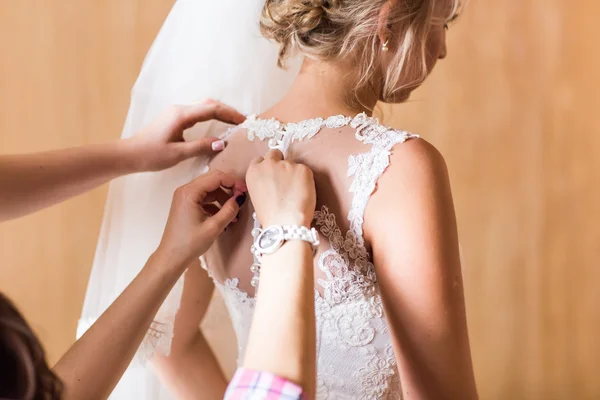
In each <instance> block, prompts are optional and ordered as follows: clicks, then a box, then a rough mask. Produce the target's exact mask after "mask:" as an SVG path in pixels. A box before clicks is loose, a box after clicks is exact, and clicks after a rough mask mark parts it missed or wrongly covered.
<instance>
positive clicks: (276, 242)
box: [250, 225, 319, 259]
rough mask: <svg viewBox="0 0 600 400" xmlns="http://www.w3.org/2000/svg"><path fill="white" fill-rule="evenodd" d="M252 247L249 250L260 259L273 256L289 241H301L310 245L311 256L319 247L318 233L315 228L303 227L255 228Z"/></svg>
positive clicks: (275, 226)
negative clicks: (267, 255) (268, 255)
mask: <svg viewBox="0 0 600 400" xmlns="http://www.w3.org/2000/svg"><path fill="white" fill-rule="evenodd" d="M252 236H253V237H254V245H253V246H252V248H251V249H250V250H251V251H252V254H254V255H255V256H256V258H258V259H260V258H261V256H263V255H265V254H273V253H275V252H276V251H277V250H279V249H280V248H281V246H283V244H284V243H285V242H288V241H290V240H303V241H305V242H308V243H310V245H311V247H312V249H313V254H316V252H317V249H318V247H319V232H317V230H316V229H315V228H307V227H305V226H297V225H292V226H277V225H274V226H270V227H268V228H266V229H260V228H255V229H254V230H252Z"/></svg>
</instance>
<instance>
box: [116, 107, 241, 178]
mask: <svg viewBox="0 0 600 400" xmlns="http://www.w3.org/2000/svg"><path fill="white" fill-rule="evenodd" d="M212 119H216V120H219V121H222V122H225V123H228V124H241V123H242V122H244V120H245V119H246V117H244V116H243V115H242V114H240V113H239V112H237V111H235V110H234V109H233V108H231V107H228V106H226V105H224V104H222V103H219V102H217V101H214V100H206V101H204V102H203V103H199V104H194V105H188V106H171V107H170V108H168V109H167V110H166V111H164V112H163V113H162V114H161V115H160V116H159V117H158V118H157V119H156V120H155V121H154V122H152V123H151V124H150V125H148V126H147V127H145V128H144V129H142V131H141V132H140V133H139V134H138V135H136V136H134V137H132V138H130V139H127V140H124V141H123V142H122V143H123V145H124V146H125V147H127V150H128V151H127V154H130V155H131V159H132V166H133V169H134V170H136V171H140V172H142V171H160V170H163V169H166V168H170V167H173V166H175V165H177V164H178V163H180V162H181V161H184V160H187V159H188V158H191V157H197V156H200V155H212V154H215V153H217V152H220V151H221V150H223V149H224V148H225V143H224V142H223V141H222V140H218V139H216V138H202V139H198V140H194V141H190V142H186V141H185V140H184V139H183V132H184V131H185V130H186V129H189V128H191V127H193V126H194V125H196V124H197V123H199V122H203V121H209V120H212Z"/></svg>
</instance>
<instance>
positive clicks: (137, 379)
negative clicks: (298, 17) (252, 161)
mask: <svg viewBox="0 0 600 400" xmlns="http://www.w3.org/2000/svg"><path fill="white" fill-rule="evenodd" d="M148 4H150V3H148ZM263 4H264V0H177V1H176V2H175V4H174V6H173V9H172V10H171V13H170V14H169V16H168V18H167V20H166V21H165V23H164V25H163V27H162V29H161V31H160V33H159V34H158V36H157V38H156V40H155V42H154V44H153V45H152V48H151V49H150V51H149V53H148V55H147V57H146V60H145V61H144V65H143V67H142V70H141V73H140V76H139V78H138V80H137V82H136V83H135V86H134V87H133V91H132V97H131V106H130V109H129V114H128V116H127V120H126V122H125V127H124V130H123V134H122V137H123V138H126V137H130V136H132V135H134V134H135V133H136V132H137V131H139V130H140V128H142V127H143V126H144V125H146V124H147V123H149V122H150V121H151V120H152V119H154V118H155V117H156V116H157V115H158V114H159V113H160V112H161V111H162V110H163V109H165V108H166V107H167V106H168V105H170V104H189V103H193V102H196V101H199V100H202V99H205V98H214V99H218V100H221V101H223V102H224V103H227V104H229V105H231V106H233V107H236V108H237V109H238V110H240V111H241V112H244V113H258V112H260V111H263V110H265V109H267V108H268V107H270V106H271V105H273V104H274V103H275V102H276V101H277V100H279V99H280V97H281V96H282V95H283V94H284V93H285V91H286V90H287V89H288V88H289V87H290V85H291V83H292V81H293V79H294V78H295V76H296V74H297V71H298V66H297V65H296V66H295V67H290V68H289V69H288V70H287V71H283V70H281V69H278V68H277V54H278V48H277V46H276V45H274V44H273V43H270V42H268V41H267V40H265V39H264V38H262V37H261V36H260V32H259V25H258V21H259V15H260V10H261V9H262V6H263ZM148 6H150V5H148ZM297 64H299V63H297ZM224 130H225V126H223V125H222V124H216V123H204V124H201V125H198V126H196V127H194V128H192V129H190V130H189V131H187V132H186V139H187V140H190V139H193V138H197V137H199V136H205V135H210V136H216V135H218V134H220V133H222V132H223V131H224ZM204 161H205V160H201V159H195V160H188V161H186V162H184V163H182V164H180V165H178V166H176V167H174V168H171V169H169V170H167V171H163V172H157V173H144V174H136V175H131V176H128V177H124V178H120V179H118V180H116V181H114V182H113V183H112V184H111V186H110V191H109V196H108V201H107V204H106V210H105V215H104V221H103V223H102V231H101V233H100V239H99V242H98V247H97V250H96V257H95V260H94V265H93V269H92V273H91V276H90V280H89V284H88V288H87V293H86V297H85V303H84V306H83V312H82V317H81V320H80V322H79V327H78V332H77V334H78V336H81V335H82V334H83V333H84V332H85V330H86V329H87V328H89V326H90V325H91V324H92V323H93V322H94V321H95V320H96V319H97V318H98V317H99V316H100V315H101V314H102V312H104V310H106V308H107V307H108V306H109V305H110V304H111V302H112V301H114V299H115V298H116V297H117V296H118V295H119V294H120V293H121V292H122V291H123V289H125V287H126V286H127V285H128V284H129V283H130V282H131V281H132V280H133V278H134V277H135V276H136V274H137V273H138V272H139V271H140V269H141V268H142V266H143V265H144V263H145V262H146V260H147V258H148V256H149V255H150V254H151V253H152V252H153V251H154V250H155V248H156V246H157V245H158V243H159V241H160V237H161V235H162V231H163V228H164V225H165V222H166V219H167V215H168V211H169V207H170V202H171V198H172V195H173V192H174V190H175V189H176V188H177V187H178V186H181V185H183V184H185V183H187V182H188V181H190V180H191V179H192V178H194V177H195V176H197V175H199V174H200V173H202V171H203V165H204V164H205V163H204ZM182 288H183V279H181V280H180V282H178V284H177V285H176V287H175V288H174V289H173V291H172V292H171V294H170V295H169V297H168V298H167V300H166V301H165V303H164V304H163V306H162V307H161V309H160V311H159V312H158V314H157V316H156V318H155V321H156V324H157V328H158V329H159V330H161V331H163V332H165V334H164V335H162V336H161V337H159V338H155V339H154V340H146V341H145V342H144V344H143V345H142V347H141V348H140V350H139V352H138V355H137V356H136V360H137V361H136V362H134V363H133V365H132V367H130V368H129V370H128V372H127V373H126V374H125V376H124V378H123V379H122V380H121V382H120V383H119V385H118V387H117V389H116V390H115V391H114V392H113V394H112V395H111V399H141V400H163V399H169V398H170V397H169V395H168V394H167V393H166V391H165V390H164V388H162V386H161V385H160V383H159V382H158V380H157V379H156V377H155V376H154V374H153V373H152V370H151V368H150V366H149V364H148V365H146V363H144V362H139V361H144V360H146V359H148V358H150V357H152V355H153V354H154V352H155V351H160V352H163V353H168V351H169V349H170V344H171V338H172V326H173V325H172V324H173V319H174V316H175V313H176V312H177V310H178V308H179V302H180V298H181V291H182ZM211 308H212V310H211V311H209V315H210V313H212V314H213V318H210V317H209V318H208V320H209V323H210V322H211V321H212V323H210V326H209V327H208V328H206V329H208V330H209V332H205V333H206V335H207V336H208V337H209V340H210V337H211V336H212V337H215V336H221V335H220V334H219V333H218V332H219V330H221V329H226V327H225V328H222V327H221V326H220V325H222V324H223V322H222V321H223V320H227V318H215V317H214V313H223V312H225V311H224V308H223V307H219V306H218V303H217V306H214V305H213V306H211ZM215 308H216V310H215ZM215 322H217V323H215ZM211 331H212V332H211ZM211 333H212V334H211ZM213 344H214V341H213ZM217 347H221V349H219V348H217V349H215V350H216V353H217V355H219V353H220V356H221V357H220V358H221V360H223V358H228V359H226V360H224V361H225V363H226V364H229V365H231V354H232V350H231V348H236V345H235V343H222V344H220V345H219V346H217ZM226 347H227V348H226ZM229 347H231V348H229ZM234 352H235V350H234Z"/></svg>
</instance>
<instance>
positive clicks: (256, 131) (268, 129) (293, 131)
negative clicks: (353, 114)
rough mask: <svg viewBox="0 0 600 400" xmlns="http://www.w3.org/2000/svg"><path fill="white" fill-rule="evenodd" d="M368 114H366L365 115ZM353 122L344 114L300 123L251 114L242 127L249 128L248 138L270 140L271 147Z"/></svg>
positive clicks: (277, 147)
mask: <svg viewBox="0 0 600 400" xmlns="http://www.w3.org/2000/svg"><path fill="white" fill-rule="evenodd" d="M365 116H366V115H365ZM351 122H352V118H350V117H346V116H343V115H335V116H333V117H329V118H327V119H323V118H315V119H308V120H306V121H302V122H298V123H293V122H290V123H287V124H284V123H281V122H279V121H277V120H276V119H275V118H271V119H259V118H257V117H256V115H250V116H249V117H248V118H247V119H246V121H244V123H243V124H242V125H240V127H242V128H245V129H247V130H248V140H250V141H254V139H256V138H258V139H259V140H268V144H269V147H270V148H271V149H279V148H281V147H283V145H284V141H285V140H287V141H288V142H289V143H292V142H297V141H301V140H308V139H312V138H313V137H314V136H315V135H316V134H317V133H319V131H320V130H321V129H323V128H325V127H327V128H331V129H335V128H341V127H343V126H346V125H348V124H350V123H351Z"/></svg>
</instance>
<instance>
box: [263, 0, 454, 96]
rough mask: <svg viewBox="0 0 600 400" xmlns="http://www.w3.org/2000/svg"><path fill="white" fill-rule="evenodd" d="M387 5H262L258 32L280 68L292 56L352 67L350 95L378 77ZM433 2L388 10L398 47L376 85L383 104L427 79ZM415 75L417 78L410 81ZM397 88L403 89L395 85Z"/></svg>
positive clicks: (342, 1)
mask: <svg viewBox="0 0 600 400" xmlns="http://www.w3.org/2000/svg"><path fill="white" fill-rule="evenodd" d="M387 1H388V0H266V3H265V6H264V8H263V12H262V16H261V22H260V25H261V31H262V33H263V35H264V36H265V37H267V38H269V39H273V40H275V41H276V42H278V43H279V44H280V46H281V47H280V52H279V65H280V66H282V67H283V66H284V63H285V59H286V58H287V57H288V56H290V54H291V53H293V52H296V51H298V52H300V53H302V54H305V55H307V56H309V57H311V58H315V59H318V60H321V61H336V60H350V61H352V62H353V63H354V64H355V65H356V67H357V76H358V81H357V84H356V88H355V91H356V92H359V91H360V90H361V89H363V88H364V87H366V86H368V85H372V84H373V80H374V78H375V77H376V76H377V75H376V74H377V71H378V65H377V64H378V63H377V61H378V58H379V55H380V51H381V47H382V43H380V41H379V37H378V27H379V13H380V11H381V8H382V7H383V6H384V4H385V3H386V2H387ZM436 1H440V0H402V1H400V2H398V3H397V4H396V5H395V6H394V7H393V8H392V9H391V10H390V18H389V20H388V21H387V22H388V26H390V25H391V26H394V27H395V28H394V31H395V32H400V36H401V37H400V38H397V37H391V41H393V42H394V43H399V47H398V50H397V51H396V53H395V55H394V58H393V59H392V60H391V62H390V64H389V67H388V68H387V70H386V71H384V76H383V82H382V83H381V88H382V93H381V94H382V97H383V100H384V101H385V99H391V98H393V97H394V94H395V93H397V92H398V91H401V90H402V89H403V88H406V87H408V86H411V85H413V84H415V83H420V82H422V81H423V80H424V79H425V77H426V76H427V65H426V61H425V60H426V42H427V37H428V35H429V30H430V28H431V24H432V23H435V22H436V21H434V19H433V10H434V5H435V2H436ZM453 1H454V6H453V11H452V14H454V13H456V12H457V10H458V7H459V3H458V0H453ZM448 17H450V16H448ZM446 21H447V20H445V21H443V22H441V23H442V24H443V23H445V22H446ZM396 27H398V28H399V29H396ZM398 39H400V40H398ZM414 71H416V72H417V73H418V75H417V76H411V75H413V74H414ZM399 82H403V84H402V85H398V84H399Z"/></svg>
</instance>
